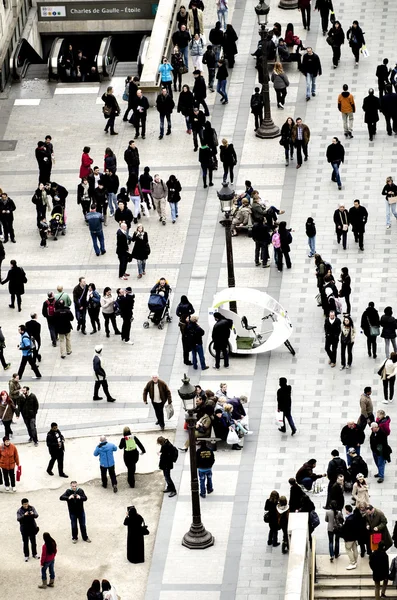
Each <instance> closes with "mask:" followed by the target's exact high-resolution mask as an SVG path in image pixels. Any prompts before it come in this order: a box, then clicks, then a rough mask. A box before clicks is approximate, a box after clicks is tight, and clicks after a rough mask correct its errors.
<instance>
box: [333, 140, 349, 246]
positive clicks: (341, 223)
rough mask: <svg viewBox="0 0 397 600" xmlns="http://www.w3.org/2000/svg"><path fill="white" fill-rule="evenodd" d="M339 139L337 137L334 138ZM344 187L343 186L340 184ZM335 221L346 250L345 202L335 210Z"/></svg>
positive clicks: (337, 237)
mask: <svg viewBox="0 0 397 600" xmlns="http://www.w3.org/2000/svg"><path fill="white" fill-rule="evenodd" d="M334 139H337V138H334ZM340 187H342V186H340ZM338 188H339V186H338ZM334 223H335V233H336V241H337V242H338V244H340V241H341V239H342V245H343V250H346V244H347V232H348V231H349V223H350V221H349V213H348V211H347V210H346V208H345V205H344V204H343V202H342V203H341V204H339V207H338V208H337V209H336V211H335V212H334Z"/></svg>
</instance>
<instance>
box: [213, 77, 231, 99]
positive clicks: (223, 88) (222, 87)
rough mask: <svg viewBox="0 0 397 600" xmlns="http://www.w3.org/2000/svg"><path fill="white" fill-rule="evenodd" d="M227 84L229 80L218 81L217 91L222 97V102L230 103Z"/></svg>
mask: <svg viewBox="0 0 397 600" xmlns="http://www.w3.org/2000/svg"><path fill="white" fill-rule="evenodd" d="M226 83H227V79H218V83H217V86H216V91H217V92H218V94H220V95H221V96H222V100H224V101H225V102H229V98H228V97H227V93H226Z"/></svg>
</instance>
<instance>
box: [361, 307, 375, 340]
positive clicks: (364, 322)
mask: <svg viewBox="0 0 397 600" xmlns="http://www.w3.org/2000/svg"><path fill="white" fill-rule="evenodd" d="M370 325H373V326H375V327H376V326H378V327H379V325H380V319H379V313H378V311H377V310H376V308H371V307H368V308H366V309H365V311H364V312H363V314H362V316H361V329H362V330H363V332H364V334H365V335H366V336H367V337H368V336H369V326H370Z"/></svg>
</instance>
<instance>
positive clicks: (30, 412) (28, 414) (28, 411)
mask: <svg viewBox="0 0 397 600" xmlns="http://www.w3.org/2000/svg"><path fill="white" fill-rule="evenodd" d="M13 377H14V379H15V378H16V377H18V375H15V374H14V375H13ZM16 407H17V411H16V413H17V417H19V415H22V418H23V421H24V423H25V425H26V429H27V431H28V435H29V440H28V444H29V443H30V442H34V445H35V446H38V445H39V440H38V437H37V428H36V415H37V413H38V412H39V401H38V400H37V396H36V395H35V394H32V393H31V392H30V388H29V387H28V386H27V385H25V386H24V387H23V388H22V394H21V395H20V396H19V397H18V399H17V400H16Z"/></svg>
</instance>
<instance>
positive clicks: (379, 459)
mask: <svg viewBox="0 0 397 600" xmlns="http://www.w3.org/2000/svg"><path fill="white" fill-rule="evenodd" d="M372 456H373V457H374V462H375V464H376V466H377V467H378V473H379V477H382V479H383V478H384V477H385V465H386V460H385V459H384V458H383V456H378V455H377V454H375V452H372Z"/></svg>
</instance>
